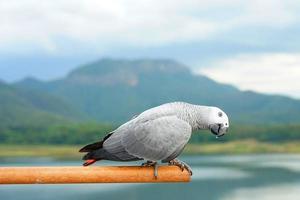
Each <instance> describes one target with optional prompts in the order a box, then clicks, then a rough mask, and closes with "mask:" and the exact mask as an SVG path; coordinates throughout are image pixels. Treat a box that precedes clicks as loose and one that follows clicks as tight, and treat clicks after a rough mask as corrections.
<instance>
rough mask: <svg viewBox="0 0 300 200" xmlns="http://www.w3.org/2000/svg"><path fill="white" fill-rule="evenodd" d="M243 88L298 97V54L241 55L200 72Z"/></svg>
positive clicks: (299, 59) (299, 94)
mask: <svg viewBox="0 0 300 200" xmlns="http://www.w3.org/2000/svg"><path fill="white" fill-rule="evenodd" d="M198 72H199V73H201V74H205V75H207V76H209V77H211V78H213V79H215V80H217V81H219V82H223V83H229V84H233V85H236V86H237V87H239V88H240V89H242V90H254V91H259V92H264V93H271V94H274V93H275V94H279V93H280V94H286V95H289V96H293V97H297V98H299V97H300V82H299V77H300V54H299V53H295V54H286V53H263V54H242V55H238V56H236V57H233V58H229V59H224V60H222V61H218V62H215V63H212V64H211V65H210V66H209V67H205V68H201V69H200V70H199V71H198Z"/></svg>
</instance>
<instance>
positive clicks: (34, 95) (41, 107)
mask: <svg viewBox="0 0 300 200" xmlns="http://www.w3.org/2000/svg"><path fill="white" fill-rule="evenodd" d="M79 118H80V113H79V112H77V111H75V109H74V108H73V107H71V106H70V105H69V104H67V103H66V102H64V101H63V100H61V99H59V98H58V97H54V96H53V95H50V94H47V93H42V92H39V91H33V90H31V89H20V88H16V87H14V86H10V85H8V84H5V83H4V82H0V127H6V126H11V127H14V126H15V127H16V126H28V125H30V126H32V125H36V126H45V125H49V124H56V123H62V122H67V121H71V120H76V119H79Z"/></svg>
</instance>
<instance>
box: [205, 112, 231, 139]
mask: <svg viewBox="0 0 300 200" xmlns="http://www.w3.org/2000/svg"><path fill="white" fill-rule="evenodd" d="M208 124H209V125H208V127H209V130H210V131H211V132H212V133H213V134H214V135H216V137H221V136H223V135H225V133H226V132H227V131H228V128H229V120H228V116H227V115H226V113H225V112H224V111H222V110H221V109H219V108H217V107H212V109H211V112H210V115H209V120H208Z"/></svg>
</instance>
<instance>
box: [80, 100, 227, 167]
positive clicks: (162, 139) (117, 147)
mask: <svg viewBox="0 0 300 200" xmlns="http://www.w3.org/2000/svg"><path fill="white" fill-rule="evenodd" d="M215 109H218V108H216V107H209V106H198V105H192V104H188V103H183V102H174V103H168V104H163V105H161V106H158V107H154V108H151V109H149V110H146V111H144V112H143V113H141V114H139V115H138V116H136V117H134V118H133V119H131V120H130V121H128V122H127V123H125V124H123V125H121V126H120V127H119V128H117V129H116V130H114V131H113V132H111V133H110V134H108V135H107V136H106V137H105V138H104V139H103V140H102V141H100V142H96V143H93V144H90V145H87V146H85V147H83V148H82V149H81V150H80V152H88V153H87V154H86V155H85V156H84V158H83V159H84V160H95V161H96V160H114V161H134V160H142V159H144V160H149V161H160V160H161V161H163V162H169V161H171V160H173V159H175V158H176V157H177V156H178V155H179V154H180V153H181V152H182V150H183V149H184V147H185V145H186V144H187V143H188V141H189V139H190V137H191V134H192V131H194V130H199V129H209V128H210V125H215V124H218V123H217V122H216V123H210V120H212V119H211V118H212V117H211V115H212V111H215ZM218 112H219V113H220V112H222V111H221V110H220V109H218ZM216 115H218V114H216ZM219 115H220V114H219ZM224 115H226V114H224ZM224 117H226V118H227V116H224ZM225 121H226V120H225ZM222 126H223V127H221V125H220V127H219V128H218V130H214V131H213V130H212V132H214V133H215V132H216V133H215V134H217V135H218V134H221V132H222V131H223V132H222V135H223V134H224V133H225V132H226V131H227V128H228V126H229V123H228V118H227V122H226V125H225V124H224V125H222ZM224 128H225V129H226V130H225V129H224ZM224 130H225V132H224Z"/></svg>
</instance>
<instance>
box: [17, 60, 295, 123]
mask: <svg viewBox="0 0 300 200" xmlns="http://www.w3.org/2000/svg"><path fill="white" fill-rule="evenodd" d="M15 86H17V87H18V88H22V89H31V90H36V91H47V92H48V93H49V94H51V95H55V96H57V97H59V98H61V99H63V100H65V101H66V102H69V104H70V105H72V106H74V107H76V108H77V109H78V110H80V111H81V112H83V113H85V114H87V115H88V116H89V117H91V118H92V119H95V120H98V121H106V122H116V123H119V122H123V121H126V120H128V119H130V118H131V117H132V116H134V115H135V114H138V113H140V112H141V111H143V110H145V109H147V108H150V107H153V106H157V105H160V104H162V103H166V102H171V101H186V102H190V103H195V104H203V105H214V106H219V107H221V108H222V109H224V110H225V111H226V112H227V113H228V114H229V116H230V118H231V120H232V121H235V122H237V123H247V124H258V123H260V124H263V123H296V122H299V121H300V115H299V113H300V101H298V100H294V99H291V98H288V97H284V96H279V95H264V94H260V93H255V92H251V91H246V92H242V91H240V90H238V89H237V88H235V87H233V86H230V85H224V84H220V83H217V82H215V81H213V80H211V79H209V78H208V77H206V76H203V75H196V74H193V73H192V72H191V71H190V70H189V68H188V67H187V66H185V65H183V64H180V63H178V62H176V61H173V60H163V59H160V60H153V59H140V60H124V59H119V60H116V59H115V60H114V59H101V60H99V61H96V62H93V63H90V64H87V65H83V66H81V67H79V68H77V69H75V70H73V71H71V72H70V73H69V74H68V75H67V76H66V77H64V78H62V79H59V80H54V81H49V82H42V81H38V80H35V79H26V80H23V81H21V82H18V83H16V84H15Z"/></svg>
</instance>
